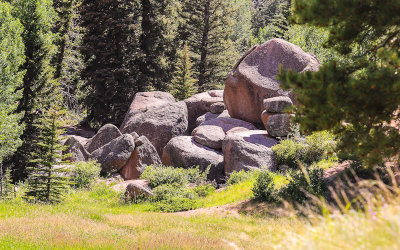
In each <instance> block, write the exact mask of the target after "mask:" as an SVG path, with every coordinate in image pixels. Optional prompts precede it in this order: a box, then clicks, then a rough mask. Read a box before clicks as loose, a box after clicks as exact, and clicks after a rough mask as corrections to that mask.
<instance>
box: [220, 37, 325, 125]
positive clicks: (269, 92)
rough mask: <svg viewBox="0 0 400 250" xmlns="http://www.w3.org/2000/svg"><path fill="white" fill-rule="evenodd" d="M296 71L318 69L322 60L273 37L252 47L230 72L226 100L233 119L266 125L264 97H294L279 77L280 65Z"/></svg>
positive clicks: (226, 86)
mask: <svg viewBox="0 0 400 250" xmlns="http://www.w3.org/2000/svg"><path fill="white" fill-rule="evenodd" d="M280 65H282V67H283V69H285V70H293V71H295V72H304V71H317V70H318V68H319V66H320V63H319V61H318V59H317V58H316V57H315V56H313V55H311V54H309V53H306V52H304V51H303V50H302V49H301V48H300V47H298V46H296V45H294V44H292V43H289V42H286V41H285V40H282V39H272V40H269V41H267V42H266V43H264V44H262V45H258V46H255V47H253V48H252V49H250V50H249V51H248V52H247V53H246V54H245V55H244V56H243V57H242V58H241V59H240V60H239V62H238V63H237V64H236V66H235V68H234V69H233V71H232V72H231V73H230V74H229V75H228V78H227V80H226V85H225V91H224V102H225V105H226V108H227V109H228V111H229V114H230V116H231V117H233V118H237V119H241V120H245V121H248V122H251V123H253V124H260V125H261V124H262V121H261V117H260V115H261V113H262V112H263V111H264V100H265V99H267V98H271V97H276V96H291V94H290V92H289V91H284V90H282V89H281V88H280V86H279V85H280V83H279V82H278V81H277V80H276V79H275V77H276V75H277V74H278V72H279V66H280Z"/></svg>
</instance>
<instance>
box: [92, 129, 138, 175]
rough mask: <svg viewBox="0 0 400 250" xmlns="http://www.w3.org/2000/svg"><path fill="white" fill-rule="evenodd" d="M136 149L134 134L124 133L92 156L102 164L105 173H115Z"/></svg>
mask: <svg viewBox="0 0 400 250" xmlns="http://www.w3.org/2000/svg"><path fill="white" fill-rule="evenodd" d="M134 149H135V141H134V140H133V137H132V135H130V134H124V135H122V136H120V137H118V138H116V139H114V140H112V141H110V142H109V143H108V144H106V145H104V146H103V147H101V148H99V149H97V150H96V151H94V152H93V154H92V156H91V158H92V159H94V160H97V161H98V162H99V163H100V164H101V169H102V172H103V173H113V172H117V171H119V170H120V169H121V168H123V167H124V166H125V165H126V163H127V161H128V160H129V158H130V156H131V155H132V152H133V150H134Z"/></svg>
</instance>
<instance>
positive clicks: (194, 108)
mask: <svg viewBox="0 0 400 250" xmlns="http://www.w3.org/2000/svg"><path fill="white" fill-rule="evenodd" d="M223 93H224V91H223V90H210V91H208V92H204V93H200V94H196V95H194V96H192V97H190V98H188V99H186V100H185V101H184V102H185V103H186V106H187V109H188V123H189V124H188V127H189V132H191V131H192V130H193V129H194V128H195V127H197V126H196V120H197V118H198V117H199V116H202V115H204V114H205V113H207V112H209V111H210V110H209V109H207V106H206V105H201V101H202V100H203V99H204V98H212V97H218V98H219V100H220V101H222V99H223ZM203 103H204V102H203ZM210 105H211V104H210Z"/></svg>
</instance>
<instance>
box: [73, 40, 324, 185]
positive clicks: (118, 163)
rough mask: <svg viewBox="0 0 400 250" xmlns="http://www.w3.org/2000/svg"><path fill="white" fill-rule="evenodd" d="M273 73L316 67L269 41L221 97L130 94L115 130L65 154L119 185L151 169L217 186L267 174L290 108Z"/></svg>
mask: <svg viewBox="0 0 400 250" xmlns="http://www.w3.org/2000/svg"><path fill="white" fill-rule="evenodd" d="M280 65H282V67H283V68H284V69H291V70H293V71H297V72H305V71H309V70H311V71H313V70H317V69H318V67H319V65H320V64H319V61H318V60H317V59H316V58H315V56H313V55H311V54H308V53H305V52H304V51H302V50H301V49H300V48H299V47H297V46H295V45H293V44H291V43H289V42H286V41H284V40H281V39H273V40H270V41H268V42H266V43H265V44H263V45H259V46H256V47H254V48H252V49H251V50H249V51H248V52H247V53H246V54H245V55H244V56H243V57H242V58H241V59H240V60H239V62H238V63H237V65H236V66H235V67H234V69H233V71H232V72H231V73H230V74H229V76H228V79H227V81H226V86H225V90H212V91H207V92H204V93H200V94H196V95H194V96H192V97H190V98H188V99H186V100H184V101H180V102H177V101H176V100H175V99H174V97H173V96H172V95H170V94H169V93H164V92H143V93H137V94H136V95H135V97H134V99H133V101H132V104H131V106H130V108H129V110H128V112H127V114H126V116H125V120H124V122H123V123H122V125H121V127H120V128H119V129H118V128H117V127H115V126H114V125H111V124H107V125H105V126H104V127H102V128H101V129H100V130H99V131H98V133H97V134H96V135H94V136H93V137H92V138H91V139H84V138H81V137H76V136H71V137H70V138H69V139H68V140H67V141H66V142H65V145H68V146H70V147H69V149H68V152H67V153H72V155H73V156H72V157H71V160H72V161H87V160H90V159H94V160H97V161H98V162H99V163H100V164H101V167H102V171H103V172H104V173H119V174H121V176H122V177H123V178H124V179H125V180H135V179H138V178H139V177H140V175H141V173H143V171H144V170H145V168H146V166H148V165H158V164H164V165H170V166H174V167H183V168H193V167H199V168H200V169H202V170H205V169H207V168H210V172H209V175H208V178H209V179H210V180H215V181H216V182H218V183H221V182H224V181H225V180H226V177H227V176H229V175H230V174H231V173H232V172H233V171H240V170H250V169H255V168H266V169H269V170H271V171H274V170H275V169H276V164H275V155H274V152H273V151H272V150H271V148H272V147H273V146H274V145H276V144H278V143H279V141H278V139H281V138H284V137H286V136H287V135H288V133H289V132H290V122H291V118H292V115H291V114H290V113H289V112H288V110H290V107H292V106H293V105H294V104H295V103H294V96H293V95H292V94H291V92H290V91H284V90H282V89H281V88H280V87H279V82H278V81H277V80H276V79H275V77H276V75H277V73H278V70H279V66H280ZM136 184H137V183H134V184H130V185H131V186H132V190H134V191H132V192H134V193H135V192H139V191H138V190H139V189H140V188H138V187H139V186H140V185H136ZM144 190H145V189H144ZM142 191H143V190H142ZM142 191H140V192H142Z"/></svg>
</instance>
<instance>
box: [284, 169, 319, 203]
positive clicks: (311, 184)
mask: <svg viewBox="0 0 400 250" xmlns="http://www.w3.org/2000/svg"><path fill="white" fill-rule="evenodd" d="M288 178H289V183H288V184H287V185H286V186H284V187H283V188H282V189H281V190H280V191H279V196H280V197H282V198H283V199H285V200H290V201H294V202H298V203H304V201H306V200H307V199H308V197H307V194H311V195H315V196H320V195H323V194H324V192H325V191H326V184H325V181H324V171H323V169H321V168H317V167H312V168H310V169H308V170H304V172H303V170H297V171H291V172H290V173H289V174H288Z"/></svg>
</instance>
